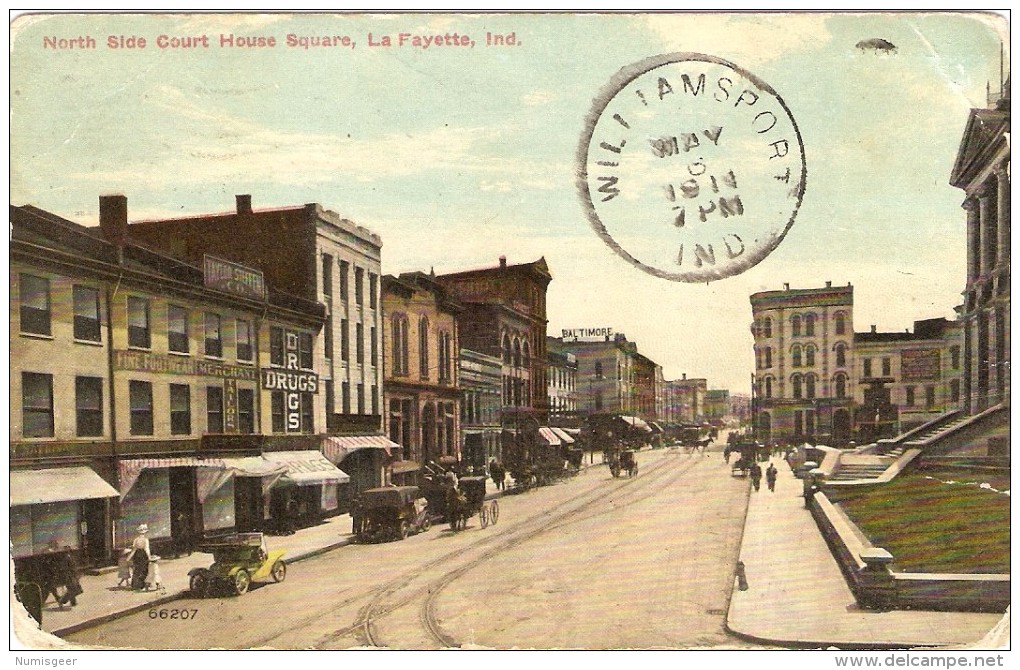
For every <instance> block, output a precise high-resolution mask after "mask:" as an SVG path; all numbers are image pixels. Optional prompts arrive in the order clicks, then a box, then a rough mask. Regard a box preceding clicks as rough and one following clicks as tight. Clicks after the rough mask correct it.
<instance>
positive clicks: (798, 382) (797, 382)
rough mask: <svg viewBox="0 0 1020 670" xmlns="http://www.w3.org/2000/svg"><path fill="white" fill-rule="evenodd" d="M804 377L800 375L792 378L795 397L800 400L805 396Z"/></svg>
mask: <svg viewBox="0 0 1020 670" xmlns="http://www.w3.org/2000/svg"><path fill="white" fill-rule="evenodd" d="M803 381H804V380H803V377H801V376H800V375H799V374H797V375H793V376H792V377H790V383H791V384H793V397H794V398H800V397H801V396H802V395H803V387H802V384H803Z"/></svg>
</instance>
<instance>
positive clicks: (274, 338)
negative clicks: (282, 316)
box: [269, 326, 284, 365]
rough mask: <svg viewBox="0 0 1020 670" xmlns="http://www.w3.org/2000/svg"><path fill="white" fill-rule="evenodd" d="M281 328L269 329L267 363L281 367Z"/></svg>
mask: <svg viewBox="0 0 1020 670" xmlns="http://www.w3.org/2000/svg"><path fill="white" fill-rule="evenodd" d="M283 352H284V347H283V328H280V327H278V326H273V327H272V328H270V329H269V363H270V364H271V365H283V363H284V360H283Z"/></svg>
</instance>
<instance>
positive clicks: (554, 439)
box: [538, 426, 563, 447]
mask: <svg viewBox="0 0 1020 670" xmlns="http://www.w3.org/2000/svg"><path fill="white" fill-rule="evenodd" d="M538 439H539V440H541V441H543V442H545V443H546V444H548V445H549V446H550V447H558V446H560V445H561V444H563V440H561V439H560V436H559V435H557V434H556V433H555V432H553V429H552V428H550V427H548V426H539V428H538Z"/></svg>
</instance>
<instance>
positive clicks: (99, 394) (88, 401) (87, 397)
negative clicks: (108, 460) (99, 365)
mask: <svg viewBox="0 0 1020 670" xmlns="http://www.w3.org/2000/svg"><path fill="white" fill-rule="evenodd" d="M74 412H75V421H76V425H77V435H78V437H100V436H101V435H102V434H103V380H102V379H101V378H99V377H75V378H74Z"/></svg>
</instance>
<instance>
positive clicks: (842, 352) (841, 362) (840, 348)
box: [835, 342, 846, 367]
mask: <svg viewBox="0 0 1020 670" xmlns="http://www.w3.org/2000/svg"><path fill="white" fill-rule="evenodd" d="M835 349H836V367H843V366H845V365H846V345H845V344H843V343H842V342H839V343H837V344H836V346H835Z"/></svg>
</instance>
